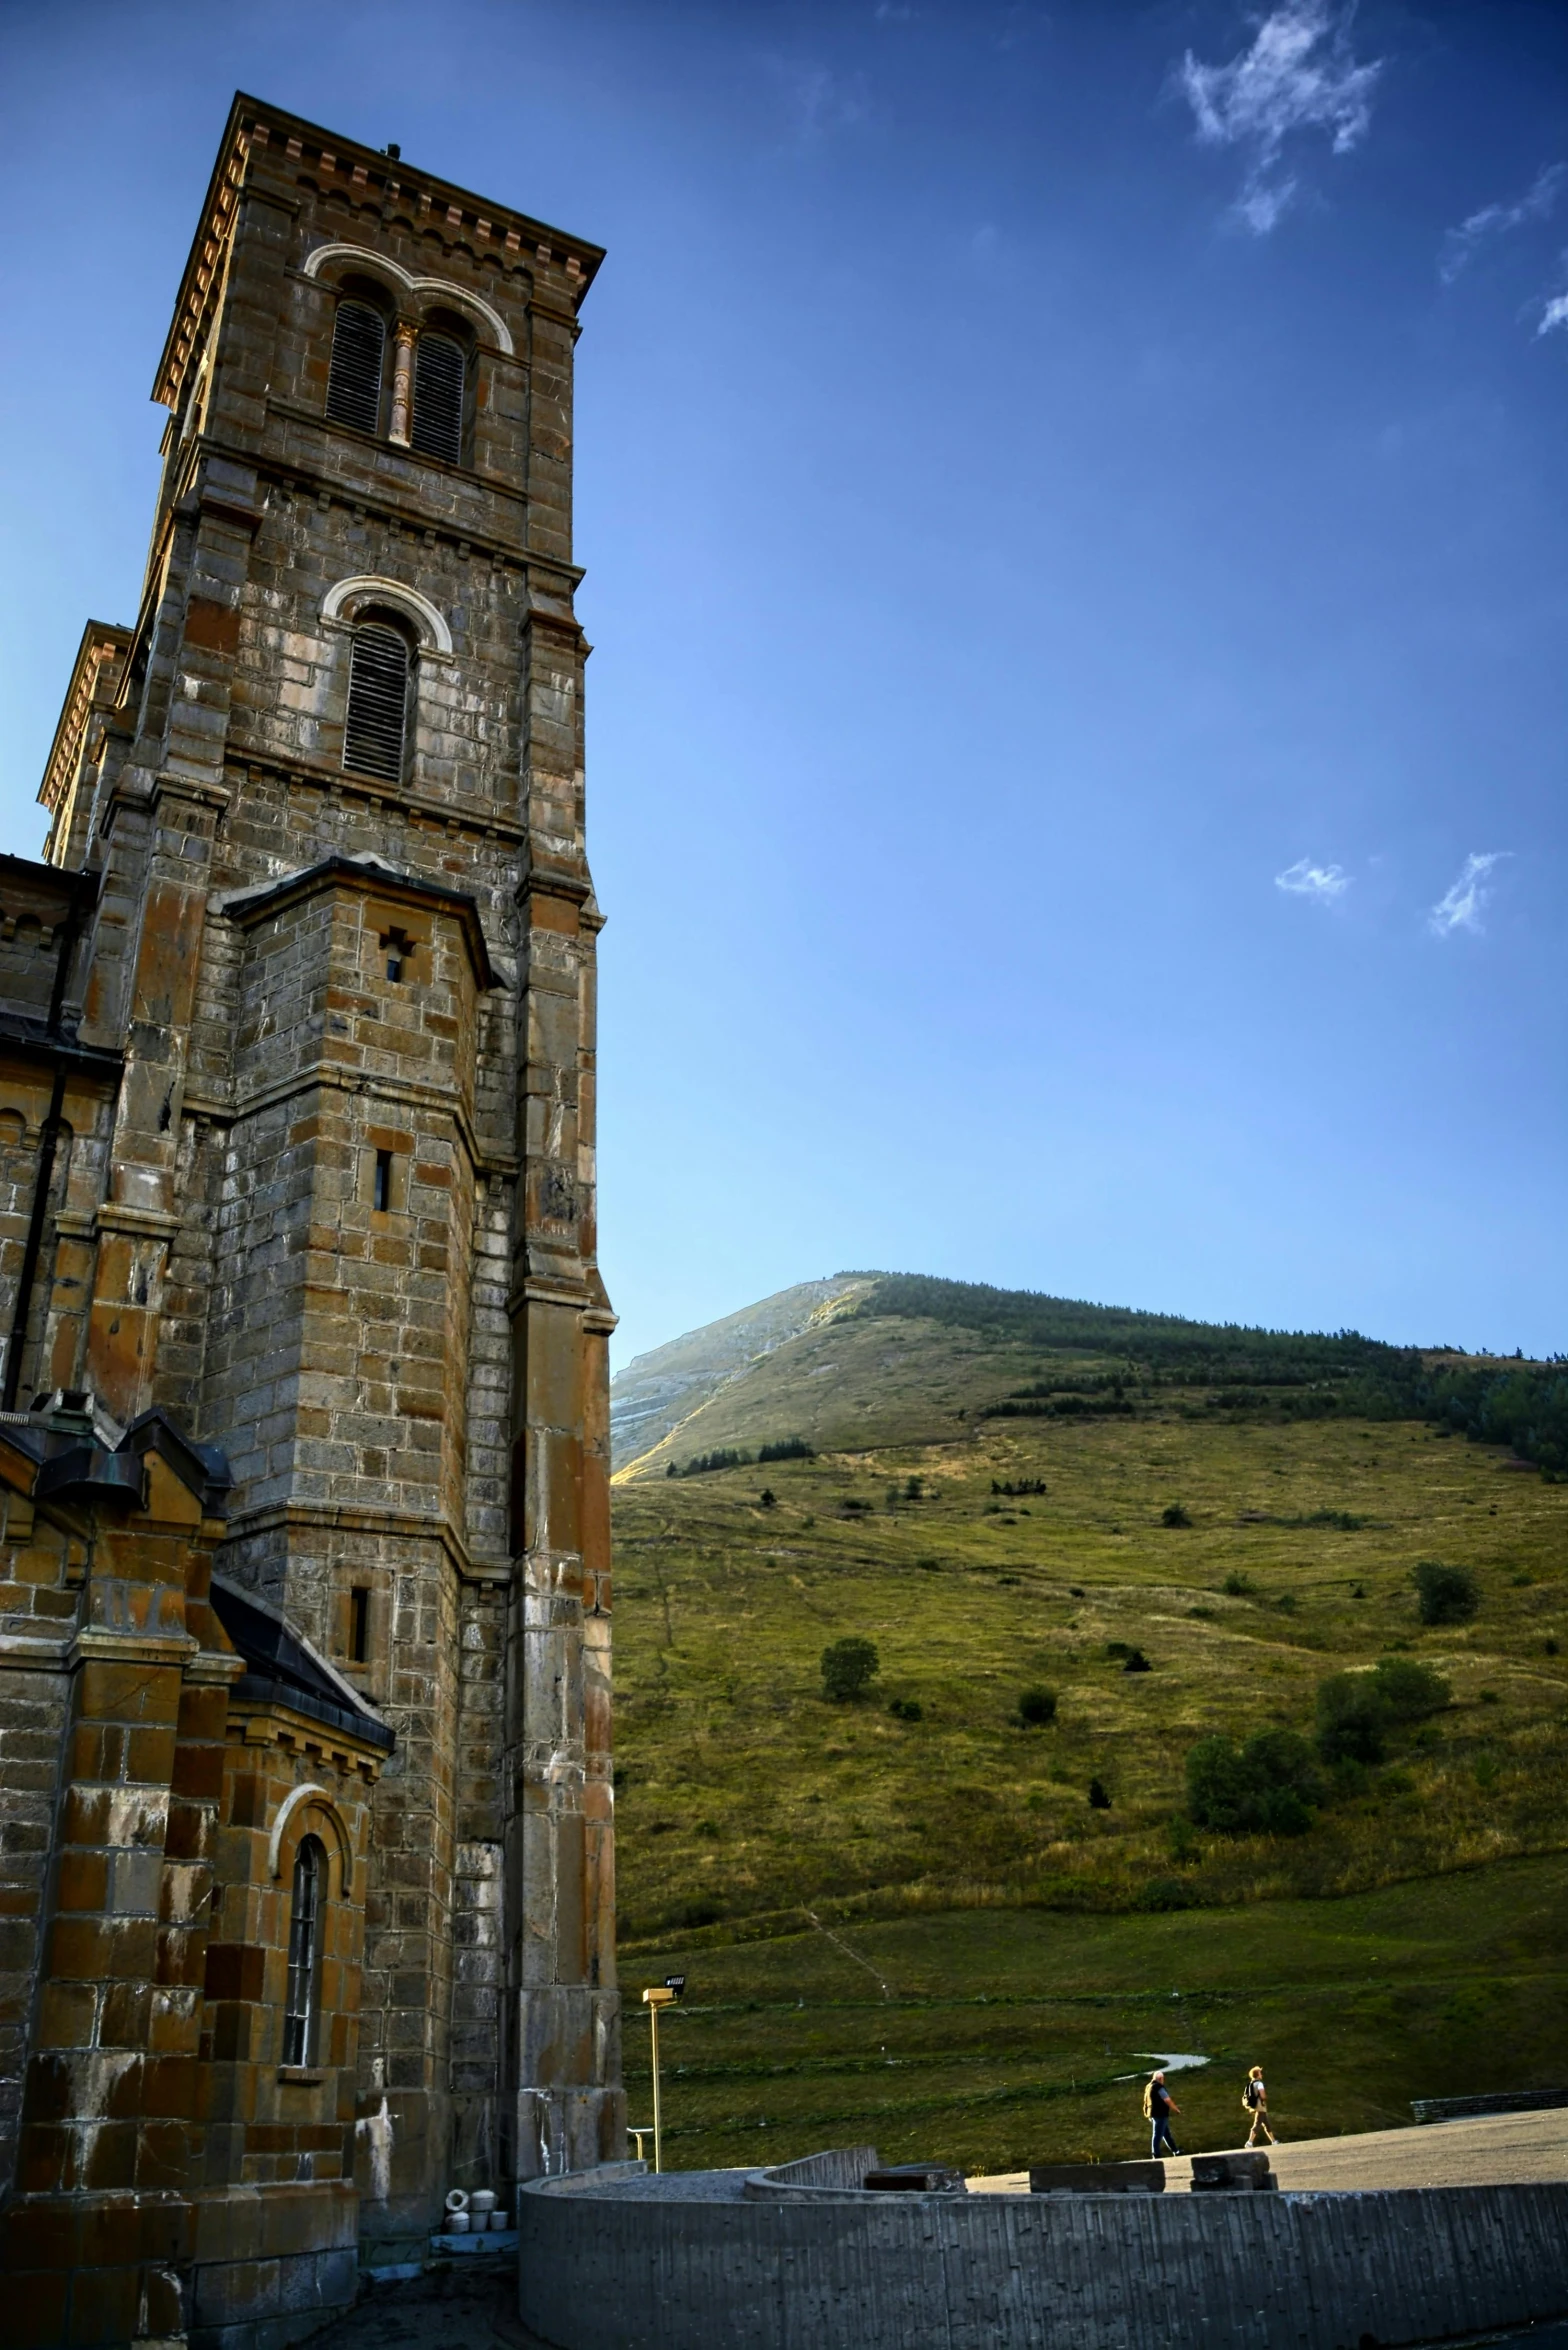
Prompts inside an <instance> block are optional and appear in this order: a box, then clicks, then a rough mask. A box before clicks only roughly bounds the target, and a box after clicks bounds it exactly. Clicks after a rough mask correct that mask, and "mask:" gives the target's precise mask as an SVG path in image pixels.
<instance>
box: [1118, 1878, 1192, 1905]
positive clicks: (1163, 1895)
mask: <svg viewBox="0 0 1568 2350" xmlns="http://www.w3.org/2000/svg"><path fill="white" fill-rule="evenodd" d="M1133 1907H1134V1908H1135V1909H1152V1910H1164V1909H1190V1908H1191V1907H1192V1894H1191V1892H1190V1890H1189V1889H1188V1887H1187V1886H1185V1885H1184V1884H1183V1883H1182V1881H1181V1879H1180V1878H1179V1877H1150V1878H1149V1880H1148V1882H1147V1884H1143V1885H1140V1886H1139V1888H1138V1890H1137V1892H1136V1893H1135V1894H1134V1896H1133Z"/></svg>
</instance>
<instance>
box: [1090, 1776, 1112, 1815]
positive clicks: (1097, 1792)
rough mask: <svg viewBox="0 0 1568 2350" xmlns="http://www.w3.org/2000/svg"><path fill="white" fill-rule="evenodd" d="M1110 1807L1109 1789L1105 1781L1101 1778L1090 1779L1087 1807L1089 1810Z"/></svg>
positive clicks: (1101, 1809)
mask: <svg viewBox="0 0 1568 2350" xmlns="http://www.w3.org/2000/svg"><path fill="white" fill-rule="evenodd" d="M1110 1808H1111V1791H1110V1789H1109V1788H1108V1787H1107V1786H1106V1784H1105V1781H1104V1780H1103V1779H1091V1780H1090V1781H1089V1809H1090V1810H1091V1811H1109V1810H1110Z"/></svg>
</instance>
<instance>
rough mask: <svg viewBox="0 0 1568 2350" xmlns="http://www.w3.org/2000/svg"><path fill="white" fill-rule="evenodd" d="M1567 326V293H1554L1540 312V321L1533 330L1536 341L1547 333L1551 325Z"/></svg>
mask: <svg viewBox="0 0 1568 2350" xmlns="http://www.w3.org/2000/svg"><path fill="white" fill-rule="evenodd" d="M1557 326H1568V294H1554V295H1553V296H1552V298H1551V300H1550V301H1549V302H1548V303H1547V305H1546V308H1545V309H1544V310H1543V311H1542V312H1541V323H1540V325H1539V326H1538V327H1537V328H1536V330H1535V337H1536V341H1537V342H1539V341H1540V339H1541V337H1542V335H1549V334H1550V333H1551V331H1552V329H1553V327H1557Z"/></svg>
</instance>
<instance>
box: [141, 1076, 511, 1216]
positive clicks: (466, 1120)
mask: <svg viewBox="0 0 1568 2350" xmlns="http://www.w3.org/2000/svg"><path fill="white" fill-rule="evenodd" d="M316 1086H328V1087H330V1088H331V1089H332V1090H333V1091H334V1092H337V1093H351V1094H354V1095H356V1096H358V1097H360V1098H361V1099H363V1100H365V1101H370V1102H397V1103H400V1104H402V1105H403V1106H404V1107H405V1108H408V1109H412V1110H432V1111H434V1112H435V1114H436V1115H437V1116H438V1117H442V1118H450V1119H451V1121H452V1123H453V1125H454V1126H455V1127H456V1129H457V1133H458V1139H459V1140H460V1141H461V1143H462V1145H463V1148H464V1150H465V1151H466V1152H467V1153H468V1158H469V1163H470V1165H471V1166H472V1167H473V1169H474V1171H475V1173H476V1174H479V1175H484V1176H491V1175H502V1176H510V1175H515V1174H516V1173H517V1167H518V1161H517V1155H516V1153H515V1152H514V1151H507V1150H500V1149H497V1148H496V1147H494V1146H493V1145H491V1144H488V1143H486V1142H485V1141H484V1140H483V1139H482V1138H481V1136H480V1134H479V1132H478V1129H477V1128H476V1127H475V1125H474V1122H473V1118H472V1116H471V1114H470V1112H469V1108H468V1105H467V1103H466V1102H465V1101H464V1100H463V1099H462V1097H461V1095H460V1094H457V1093H456V1092H452V1093H448V1092H445V1091H443V1089H442V1088H441V1087H440V1086H438V1085H421V1084H419V1083H418V1082H417V1080H414V1079H411V1078H406V1077H383V1076H373V1077H372V1076H366V1075H365V1073H364V1072H363V1071H362V1070H358V1069H349V1068H345V1067H344V1066H343V1065H342V1063H340V1062H335V1061H318V1062H316V1063H314V1064H313V1065H312V1066H310V1067H308V1068H304V1069H300V1070H297V1071H295V1072H294V1073H293V1074H292V1075H290V1076H289V1077H286V1078H281V1079H280V1080H279V1082H278V1083H277V1084H276V1085H258V1086H257V1087H256V1088H255V1089H254V1090H253V1091H252V1092H249V1093H245V1094H242V1095H240V1096H239V1097H238V1098H237V1099H236V1100H235V1101H232V1102H224V1101H219V1100H218V1099H217V1098H216V1097H215V1096H214V1095H212V1094H198V1093H194V1092H192V1091H191V1090H190V1089H189V1088H187V1091H186V1094H185V1099H184V1101H183V1103H182V1105H181V1107H182V1110H183V1112H184V1114H185V1116H186V1117H188V1118H210V1119H212V1121H213V1122H214V1124H215V1125H220V1126H225V1125H226V1126H233V1125H237V1124H238V1122H239V1121H240V1119H242V1118H255V1117H259V1116H260V1115H261V1113H262V1112H263V1111H264V1110H271V1109H275V1108H276V1107H277V1105H278V1103H279V1102H287V1101H293V1100H294V1099H296V1097H297V1096H298V1095H300V1094H302V1093H309V1092H310V1091H311V1090H312V1088H313V1087H316ZM100 1220H101V1219H100Z"/></svg>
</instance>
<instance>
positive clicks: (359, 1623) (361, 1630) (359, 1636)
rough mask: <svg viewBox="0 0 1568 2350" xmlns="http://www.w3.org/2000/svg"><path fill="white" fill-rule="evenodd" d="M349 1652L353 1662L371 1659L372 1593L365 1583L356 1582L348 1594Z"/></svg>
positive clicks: (357, 1662)
mask: <svg viewBox="0 0 1568 2350" xmlns="http://www.w3.org/2000/svg"><path fill="white" fill-rule="evenodd" d="M348 1653H349V1659H350V1662H351V1663H353V1664H356V1665H362V1664H365V1663H367V1662H368V1661H369V1657H370V1593H369V1592H368V1591H367V1590H366V1589H365V1587H364V1585H363V1584H356V1585H355V1587H354V1589H353V1590H352V1591H351V1592H350V1593H349V1595H348Z"/></svg>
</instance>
